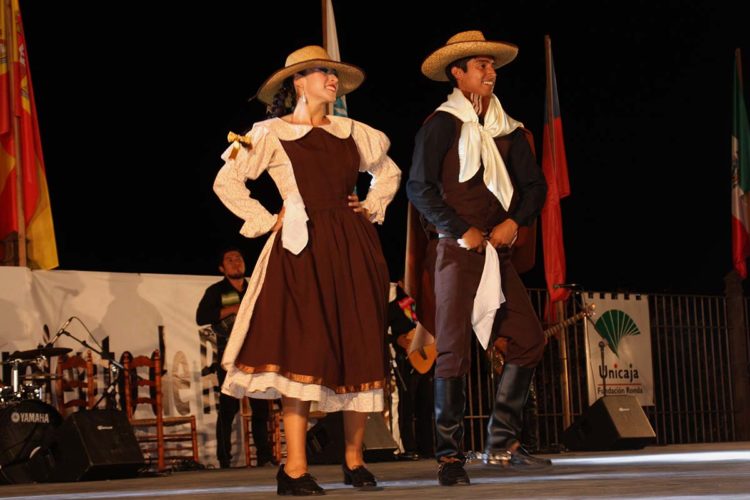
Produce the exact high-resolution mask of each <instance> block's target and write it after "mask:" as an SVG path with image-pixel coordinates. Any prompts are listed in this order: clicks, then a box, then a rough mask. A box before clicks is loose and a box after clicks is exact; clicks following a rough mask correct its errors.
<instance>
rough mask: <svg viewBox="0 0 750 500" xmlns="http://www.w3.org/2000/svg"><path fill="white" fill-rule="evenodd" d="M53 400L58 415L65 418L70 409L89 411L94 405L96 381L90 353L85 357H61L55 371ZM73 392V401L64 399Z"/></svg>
mask: <svg viewBox="0 0 750 500" xmlns="http://www.w3.org/2000/svg"><path fill="white" fill-rule="evenodd" d="M55 374H56V378H55V399H56V401H57V409H58V411H59V412H60V415H62V416H63V417H65V416H66V415H67V414H68V413H69V410H70V409H71V408H75V409H76V411H78V410H80V409H87V410H90V409H92V408H93V407H94V403H96V399H95V397H94V396H95V394H96V380H95V379H94V363H93V361H92V360H91V351H86V356H85V357H83V356H81V355H78V354H75V355H73V356H67V355H65V356H62V357H61V358H60V359H59V360H58V362H57V368H56V370H55ZM69 392H73V393H75V397H74V398H73V399H70V400H67V401H66V399H65V394H66V393H69Z"/></svg>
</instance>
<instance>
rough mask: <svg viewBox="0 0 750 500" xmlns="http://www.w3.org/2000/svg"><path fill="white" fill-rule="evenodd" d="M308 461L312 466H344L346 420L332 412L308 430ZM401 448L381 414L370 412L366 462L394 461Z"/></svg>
mask: <svg viewBox="0 0 750 500" xmlns="http://www.w3.org/2000/svg"><path fill="white" fill-rule="evenodd" d="M306 447H307V461H308V463H310V464H316V465H320V464H341V463H342V461H343V460H344V417H343V413H342V412H340V411H339V412H335V413H329V414H328V415H326V416H325V417H324V418H322V419H320V420H318V422H317V423H316V424H315V425H314V426H313V427H312V428H310V430H308V431H307V443H306ZM397 449H398V445H397V444H396V442H395V441H394V440H393V437H392V436H391V433H390V431H389V430H388V427H387V426H386V425H385V419H384V418H383V415H382V414H381V413H379V412H374V413H368V414H367V423H366V424H365V438H364V445H363V455H364V459H365V461H366V462H383V461H388V460H394V458H395V457H394V455H393V454H394V452H395V451H396V450H397Z"/></svg>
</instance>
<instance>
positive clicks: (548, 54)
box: [544, 35, 557, 175]
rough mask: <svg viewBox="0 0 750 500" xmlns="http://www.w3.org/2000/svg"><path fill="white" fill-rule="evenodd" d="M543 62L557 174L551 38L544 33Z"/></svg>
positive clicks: (551, 141)
mask: <svg viewBox="0 0 750 500" xmlns="http://www.w3.org/2000/svg"><path fill="white" fill-rule="evenodd" d="M544 62H545V67H546V72H547V127H549V133H548V134H547V137H548V138H549V143H550V144H549V145H550V147H551V148H552V169H553V170H554V172H555V175H557V161H556V160H557V141H556V140H555V139H556V138H555V134H553V133H552V130H553V129H552V124H553V123H554V122H555V108H554V105H555V97H554V94H553V91H552V39H550V37H549V35H544Z"/></svg>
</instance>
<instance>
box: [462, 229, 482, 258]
mask: <svg viewBox="0 0 750 500" xmlns="http://www.w3.org/2000/svg"><path fill="white" fill-rule="evenodd" d="M458 244H459V245H461V246H462V247H463V248H466V249H467V250H476V251H477V252H479V253H482V252H484V246H485V245H486V244H487V240H485V239H484V233H482V231H480V230H479V229H478V228H476V227H474V226H472V227H470V228H469V230H468V231H466V232H465V233H464V234H463V235H462V236H461V239H459V240H458Z"/></svg>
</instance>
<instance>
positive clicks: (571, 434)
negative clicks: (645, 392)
mask: <svg viewBox="0 0 750 500" xmlns="http://www.w3.org/2000/svg"><path fill="white" fill-rule="evenodd" d="M654 441H656V434H655V433H654V429H653V428H652V427H651V423H650V422H649V421H648V418H647V417H646V414H645V413H644V412H643V408H641V405H640V404H639V403H638V400H637V399H636V398H635V397H634V396H605V397H601V398H599V399H598V400H597V401H596V402H595V403H594V404H593V405H591V407H589V408H588V409H587V410H586V411H585V412H584V414H583V415H581V416H580V417H579V418H578V419H576V421H575V422H573V425H571V426H570V427H568V428H567V429H566V430H565V432H564V433H563V435H562V442H563V444H564V445H565V446H566V448H568V449H569V450H591V451H600V450H638V449H641V448H643V447H644V446H646V445H647V444H650V443H653V442H654Z"/></svg>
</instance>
